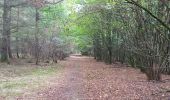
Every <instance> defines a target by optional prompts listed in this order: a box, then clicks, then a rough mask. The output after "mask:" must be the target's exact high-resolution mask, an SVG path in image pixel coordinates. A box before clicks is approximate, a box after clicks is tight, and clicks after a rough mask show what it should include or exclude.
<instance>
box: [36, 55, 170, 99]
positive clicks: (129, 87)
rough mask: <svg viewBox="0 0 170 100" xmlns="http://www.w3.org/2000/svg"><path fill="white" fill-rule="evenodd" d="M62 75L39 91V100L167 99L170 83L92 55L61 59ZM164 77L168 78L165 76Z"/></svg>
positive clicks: (37, 97) (169, 97)
mask: <svg viewBox="0 0 170 100" xmlns="http://www.w3.org/2000/svg"><path fill="white" fill-rule="evenodd" d="M60 64H61V65H62V66H65V70H64V72H63V73H62V77H60V78H58V79H56V80H52V82H55V83H56V85H55V86H51V87H49V88H48V89H46V90H43V91H40V92H39V93H37V95H36V99H38V100H170V94H169V93H166V92H164V91H165V90H163V89H162V88H169V89H170V82H168V81H167V82H165V83H153V82H147V81H146V77H145V75H144V74H143V73H141V72H140V71H139V70H137V69H133V68H128V67H125V66H123V65H120V64H115V65H105V64H104V63H102V62H96V61H95V60H93V58H89V57H78V56H71V57H70V58H68V59H67V60H66V61H62V62H60ZM164 79H170V77H169V76H164Z"/></svg>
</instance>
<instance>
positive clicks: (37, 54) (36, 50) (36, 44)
mask: <svg viewBox="0 0 170 100" xmlns="http://www.w3.org/2000/svg"><path fill="white" fill-rule="evenodd" d="M35 21H36V25H35V29H36V33H35V58H36V65H38V63H39V39H38V33H39V28H38V21H39V12H38V8H36V19H35Z"/></svg>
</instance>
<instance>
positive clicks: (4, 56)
mask: <svg viewBox="0 0 170 100" xmlns="http://www.w3.org/2000/svg"><path fill="white" fill-rule="evenodd" d="M9 3H10V0H4V7H3V32H2V44H1V61H2V62H9V55H8V53H9V50H10V45H9V44H10V24H11V16H10V11H11V7H10V4H9Z"/></svg>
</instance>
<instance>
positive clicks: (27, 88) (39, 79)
mask: <svg viewBox="0 0 170 100" xmlns="http://www.w3.org/2000/svg"><path fill="white" fill-rule="evenodd" d="M61 69H62V67H61V66H60V65H49V66H44V67H42V66H36V65H34V66H32V65H27V66H23V65H22V66H15V65H8V66H6V67H5V66H3V67H0V97H4V98H5V99H9V98H10V99H11V98H15V97H16V96H19V95H21V94H23V93H25V92H32V91H34V90H37V89H39V88H41V87H44V86H48V83H49V81H50V79H52V78H55V77H57V75H59V73H60V71H61Z"/></svg>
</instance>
